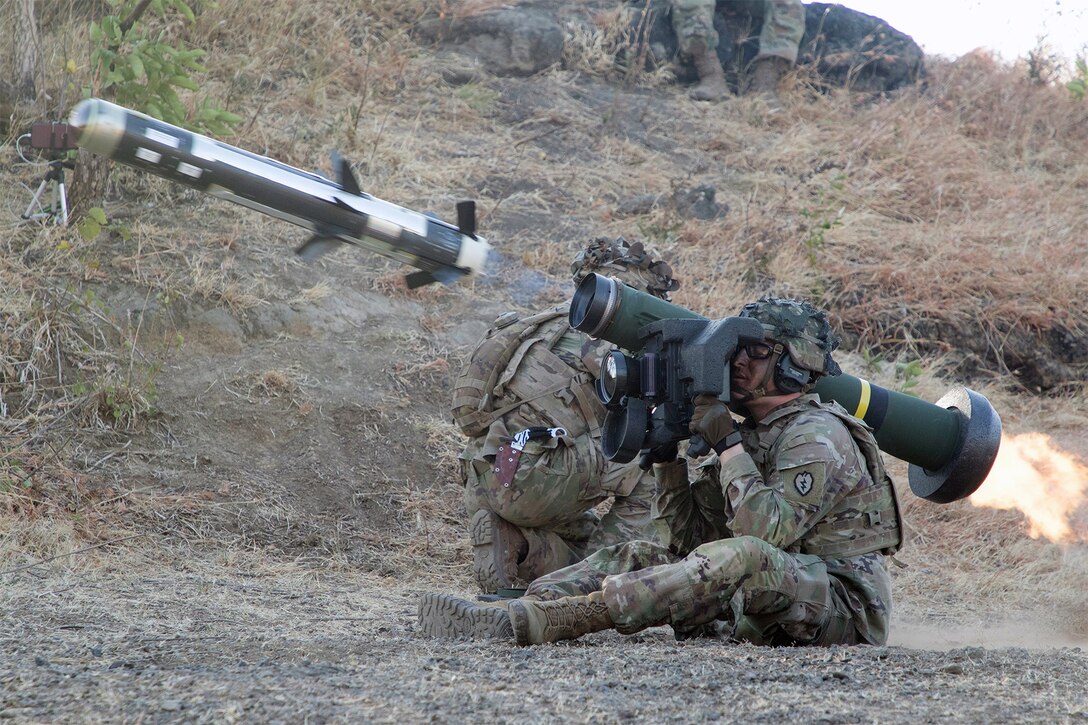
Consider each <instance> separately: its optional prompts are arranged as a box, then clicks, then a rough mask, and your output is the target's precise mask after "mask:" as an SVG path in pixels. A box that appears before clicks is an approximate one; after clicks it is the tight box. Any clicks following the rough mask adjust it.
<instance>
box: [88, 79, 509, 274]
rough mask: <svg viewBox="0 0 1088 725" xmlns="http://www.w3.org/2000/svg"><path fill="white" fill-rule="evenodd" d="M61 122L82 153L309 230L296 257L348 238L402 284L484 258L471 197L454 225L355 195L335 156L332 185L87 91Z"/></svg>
mask: <svg viewBox="0 0 1088 725" xmlns="http://www.w3.org/2000/svg"><path fill="white" fill-rule="evenodd" d="M68 123H69V125H70V126H71V127H72V129H73V130H74V131H75V138H76V143H77V144H78V145H79V146H80V147H82V148H85V149H87V150H88V151H90V152H92V153H95V154H99V155H101V156H105V157H107V158H110V159H112V160H114V161H117V162H119V163H122V164H126V165H128V166H132V167H135V168H137V169H140V170H142V171H146V172H148V173H151V174H154V175H156V176H161V177H163V178H164V179H169V180H170V181H174V182H177V183H179V184H183V185H185V186H188V187H190V188H193V189H197V190H199V191H203V192H205V193H207V194H211V195H212V196H217V197H219V198H221V199H226V200H228V201H232V202H234V203H236V204H241V205H242V206H246V207H249V208H250V209H256V210H257V211H259V212H262V213H264V214H268V215H269V216H273V217H276V218H277V219H283V220H284V221H288V222H291V223H292V224H297V225H298V226H300V227H304V228H306V229H309V230H310V231H311V232H313V236H312V237H310V239H309V240H307V241H306V242H305V243H303V244H302V246H300V247H299V248H298V249H297V250H296V251H297V252H298V254H299V256H301V257H302V258H303V259H306V260H312V259H315V258H316V257H318V256H320V255H321V254H324V253H325V252H328V251H330V250H332V249H334V248H335V247H337V246H339V245H340V244H341V243H347V244H354V245H356V246H359V247H363V248H364V249H367V250H369V251H371V252H374V253H376V254H380V255H382V256H383V257H388V258H389V259H393V260H396V261H398V262H402V263H403V264H407V265H409V266H412V267H415V268H416V269H417V270H418V271H416V272H413V273H411V274H409V275H408V276H407V283H408V286H409V287H412V288H414V287H420V286H423V285H426V284H430V283H432V282H442V283H444V284H449V283H451V282H454V281H456V280H457V279H459V278H461V277H464V276H466V275H471V274H475V273H478V272H480V271H481V270H482V269H483V266H484V264H485V262H486V260H487V255H488V251H489V250H490V245H489V244H488V243H487V241H486V240H485V239H483V238H482V237H479V236H477V234H476V205H475V202H471V201H463V202H460V203H458V204H457V225H456V226H454V225H452V224H448V223H446V222H444V221H442V220H440V219H437V218H435V217H433V216H431V215H428V214H421V213H419V212H415V211H412V210H410V209H405V208H403V207H400V206H397V205H396V204H391V203H389V202H387V201H382V200H381V199H378V198H376V197H374V196H371V195H370V194H366V193H364V192H363V191H362V190H361V189H360V188H359V183H358V182H357V181H356V179H355V176H354V174H353V173H352V171H351V165H350V164H349V163H348V162H347V161H346V160H344V159H342V158H340V156H339V155H337V154H334V155H333V165H334V166H335V167H336V173H337V175H338V179H337V181H336V182H333V181H331V180H329V179H326V178H325V177H323V176H319V175H318V174H312V173H309V172H307V171H302V170H300V169H296V168H294V167H291V166H288V165H286V164H283V163H280V162H279V161H275V160H273V159H270V158H267V157H264V156H258V155H257V154H253V153H250V152H248V151H244V150H242V149H240V148H236V147H234V146H229V145H227V144H225V143H221V142H219V141H215V140H214V139H210V138H208V137H207V136H201V135H200V134H196V133H193V132H191V131H186V130H185V129H182V128H178V127H177V126H172V125H171V124H169V123H164V122H163V121H159V120H157V119H154V118H151V117H150V116H145V115H144V114H142V113H137V112H136V111H132V110H129V109H127V108H123V107H122V106H118V105H115V104H113V103H109V102H107V101H103V100H101V99H97V98H92V99H89V100H86V101H82V102H80V103H79V104H78V105H77V106H76V107H75V108H74V109H73V110H72V113H71V117H70V118H69V121H68Z"/></svg>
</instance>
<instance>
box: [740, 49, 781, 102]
mask: <svg viewBox="0 0 1088 725" xmlns="http://www.w3.org/2000/svg"><path fill="white" fill-rule="evenodd" d="M788 70H789V61H788V60H786V59H785V58H779V57H777V56H773V55H772V56H766V57H763V58H757V59H756V61H755V63H754V64H753V65H752V72H751V75H750V76H749V82H748V93H752V94H756V95H759V96H762V97H763V99H764V100H765V101H767V105H768V106H770V107H771V108H773V109H775V110H782V99H781V98H780V97H779V95H778V84H779V83H780V82H781V81H782V78H783V77H784V76H785V75H786V71H788Z"/></svg>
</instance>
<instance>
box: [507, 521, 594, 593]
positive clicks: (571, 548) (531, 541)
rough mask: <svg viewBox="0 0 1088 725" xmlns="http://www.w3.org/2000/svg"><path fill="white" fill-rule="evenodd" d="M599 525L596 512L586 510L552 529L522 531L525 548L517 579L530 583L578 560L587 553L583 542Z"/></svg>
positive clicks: (587, 539)
mask: <svg viewBox="0 0 1088 725" xmlns="http://www.w3.org/2000/svg"><path fill="white" fill-rule="evenodd" d="M599 522H600V519H599V517H598V516H597V513H596V512H595V511H593V510H589V511H583V512H582V514H581V515H579V516H578V517H577V518H575V519H573V520H571V521H566V522H563V523H560V524H556V525H555V526H554V527H552V528H537V529H523V531H524V532H525V539H526V541H527V542H528V545H529V546H528V550H527V551H526V553H525V556H524V557H523V558H522V559H521V561H520V562H519V564H518V568H517V573H518V578H519V579H521V580H522V581H524V582H531V581H533V580H534V579H536V578H538V577H541V576H544V575H545V574H550V573H551V572H553V571H556V570H557V569H562V568H563V567H566V566H570V565H571V564H574V563H576V562H579V561H581V560H582V559H583V558H584V557H585V555H586V553H587V550H586V542H587V541H589V539H590V536H591V535H592V534H593V532H594V531H595V530H596V529H597V526H598V524H599Z"/></svg>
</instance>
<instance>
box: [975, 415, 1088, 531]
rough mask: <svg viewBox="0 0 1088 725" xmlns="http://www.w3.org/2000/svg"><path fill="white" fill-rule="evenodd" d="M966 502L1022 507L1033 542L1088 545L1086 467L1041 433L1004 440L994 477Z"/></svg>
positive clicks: (1005, 437)
mask: <svg viewBox="0 0 1088 725" xmlns="http://www.w3.org/2000/svg"><path fill="white" fill-rule="evenodd" d="M968 501H970V502H971V503H972V504H973V505H975V506H982V507H987V508H996V509H1018V510H1019V511H1021V512H1022V513H1023V514H1024V516H1025V517H1026V518H1027V521H1028V526H1029V529H1028V534H1029V535H1030V536H1031V537H1032V538H1034V539H1038V538H1040V537H1043V538H1046V539H1048V540H1050V541H1053V542H1088V521H1086V519H1085V516H1086V515H1088V467H1086V466H1085V465H1084V464H1083V463H1081V462H1080V461H1079V460H1078V459H1077V458H1076V457H1075V456H1073V455H1070V454H1069V453H1066V452H1064V451H1062V450H1061V449H1060V448H1058V446H1056V445H1055V444H1054V443H1053V442H1052V441H1051V440H1050V436H1047V435H1045V434H1043V433H1023V434H1021V435H1008V436H1002V439H1001V448H1000V449H999V451H998V454H997V460H996V461H994V465H993V468H992V469H991V471H990V475H989V476H988V477H987V478H986V480H985V481H984V482H983V483H982V485H981V486H980V487H979V489H978V491H976V492H975V493H974V494H973V495H972V496H971V497H970V498H969V499H968Z"/></svg>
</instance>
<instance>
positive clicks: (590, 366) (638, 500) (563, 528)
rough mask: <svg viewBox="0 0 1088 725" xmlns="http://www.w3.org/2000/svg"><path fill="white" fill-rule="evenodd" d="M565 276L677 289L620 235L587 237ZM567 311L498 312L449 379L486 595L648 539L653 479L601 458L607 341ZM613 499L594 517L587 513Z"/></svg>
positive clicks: (660, 290)
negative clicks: (465, 438) (601, 384)
mask: <svg viewBox="0 0 1088 725" xmlns="http://www.w3.org/2000/svg"><path fill="white" fill-rule="evenodd" d="M571 269H572V272H573V274H574V279H575V282H578V281H580V280H581V279H582V278H583V277H585V276H586V275H587V274H589V273H591V272H597V273H599V274H602V275H608V276H613V277H616V278H617V279H619V280H620V281H622V282H625V283H626V284H629V285H631V286H633V287H636V288H637V289H639V290H640V291H645V292H649V293H650V294H653V295H657V296H658V297H661V298H664V299H667V296H668V293H669V292H670V291H672V290H675V289H676V288H677V287H679V283H678V282H677V281H676V280H674V279H673V278H672V270H671V269H670V268H669V266H668V265H667V264H666V263H664V262H661V261H655V260H653V259H652V258H651V256H650V254H648V253H647V252H646V251H645V249H644V248H643V245H642V244H641V243H638V242H636V243H633V244H631V243H628V242H627V241H626V240H624V239H622V238H621V239H617V240H609V239H596V240H594V241H593V242H591V243H590V244H589V246H588V247H587V248H586V249H585V250H584V251H582V252H580V253H579V254H578V256H577V257H576V258H575V260H574V263H573V265H572V267H571ZM568 309H569V304H563V305H560V306H559V307H556V308H553V309H551V310H548V311H545V312H542V313H539V314H537V315H533V316H521V315H519V314H518V313H507V314H505V315H502V316H500V317H499V318H498V319H497V320H496V321H495V325H494V326H493V327H492V328H491V329H490V330H489V331H488V333H487V335H486V336H485V337H484V339H483V340H482V341H481V342H480V343H479V345H478V346H477V348H476V350H475V351H474V352H473V354H472V355H471V356H470V358H469V360H468V362H467V363H466V365H465V368H464V370H463V371H462V373H461V374H460V376H459V377H458V379H457V381H456V382H455V384H454V395H453V417H454V420H455V421H456V422H457V423H458V424H459V425H460V427H461V429H462V431H463V432H465V433H466V434H467V435H469V436H471V440H470V441H469V443H468V445H467V446H466V447H465V449H464V452H463V453H462V454H461V464H462V466H461V470H462V476H463V480H464V483H465V509H466V511H467V513H468V516H469V529H470V535H471V538H472V545H473V551H474V553H473V571H474V574H475V576H476V581H477V583H478V584H479V587H480V590H481V591H482V592H484V593H494V592H497V591H498V590H499V589H507V588H522V587H524V586H526V584H527V583H528V582H530V581H532V580H533V579H536V578H537V577H539V576H543V575H544V574H548V573H550V572H553V571H555V570H556V569H561V568H562V567H565V566H568V565H570V564H573V563H575V562H577V561H580V560H581V559H582V558H584V557H585V556H586V555H587V554H590V553H592V552H594V551H596V550H597V549H599V548H601V547H605V546H612V545H614V544H618V543H622V542H625V541H632V540H636V539H654V538H655V532H654V529H653V526H652V521H651V511H650V508H651V504H652V502H653V495H654V490H655V481H654V477H653V473H652V472H647V471H642V470H641V469H639V468H638V466H637V465H634V464H629V465H619V464H613V463H611V462H609V461H608V460H606V459H605V458H604V456H603V455H602V454H601V451H600V446H599V441H600V425H601V422H602V420H603V419H604V413H605V410H604V407H603V406H602V405H601V403H600V402H599V401H598V399H597V396H596V395H595V393H594V390H593V386H594V382H595V380H596V377H597V374H598V373H599V371H600V363H601V359H602V358H603V357H604V355H605V353H606V352H608V350H609V349H611V347H612V346H611V345H610V344H609V343H606V342H604V341H602V340H592V339H590V338H589V337H587V336H586V335H584V334H583V333H581V332H578V331H576V330H573V329H571V328H570V326H569V324H568V322H567V311H568ZM609 497H611V498H612V505H611V508H610V509H609V510H608V512H607V513H606V514H605V516H604V517H603V518H601V517H600V516H599V515H598V514H597V512H596V511H595V507H596V506H597V505H598V504H600V503H601V502H603V501H605V500H606V499H608V498H609Z"/></svg>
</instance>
